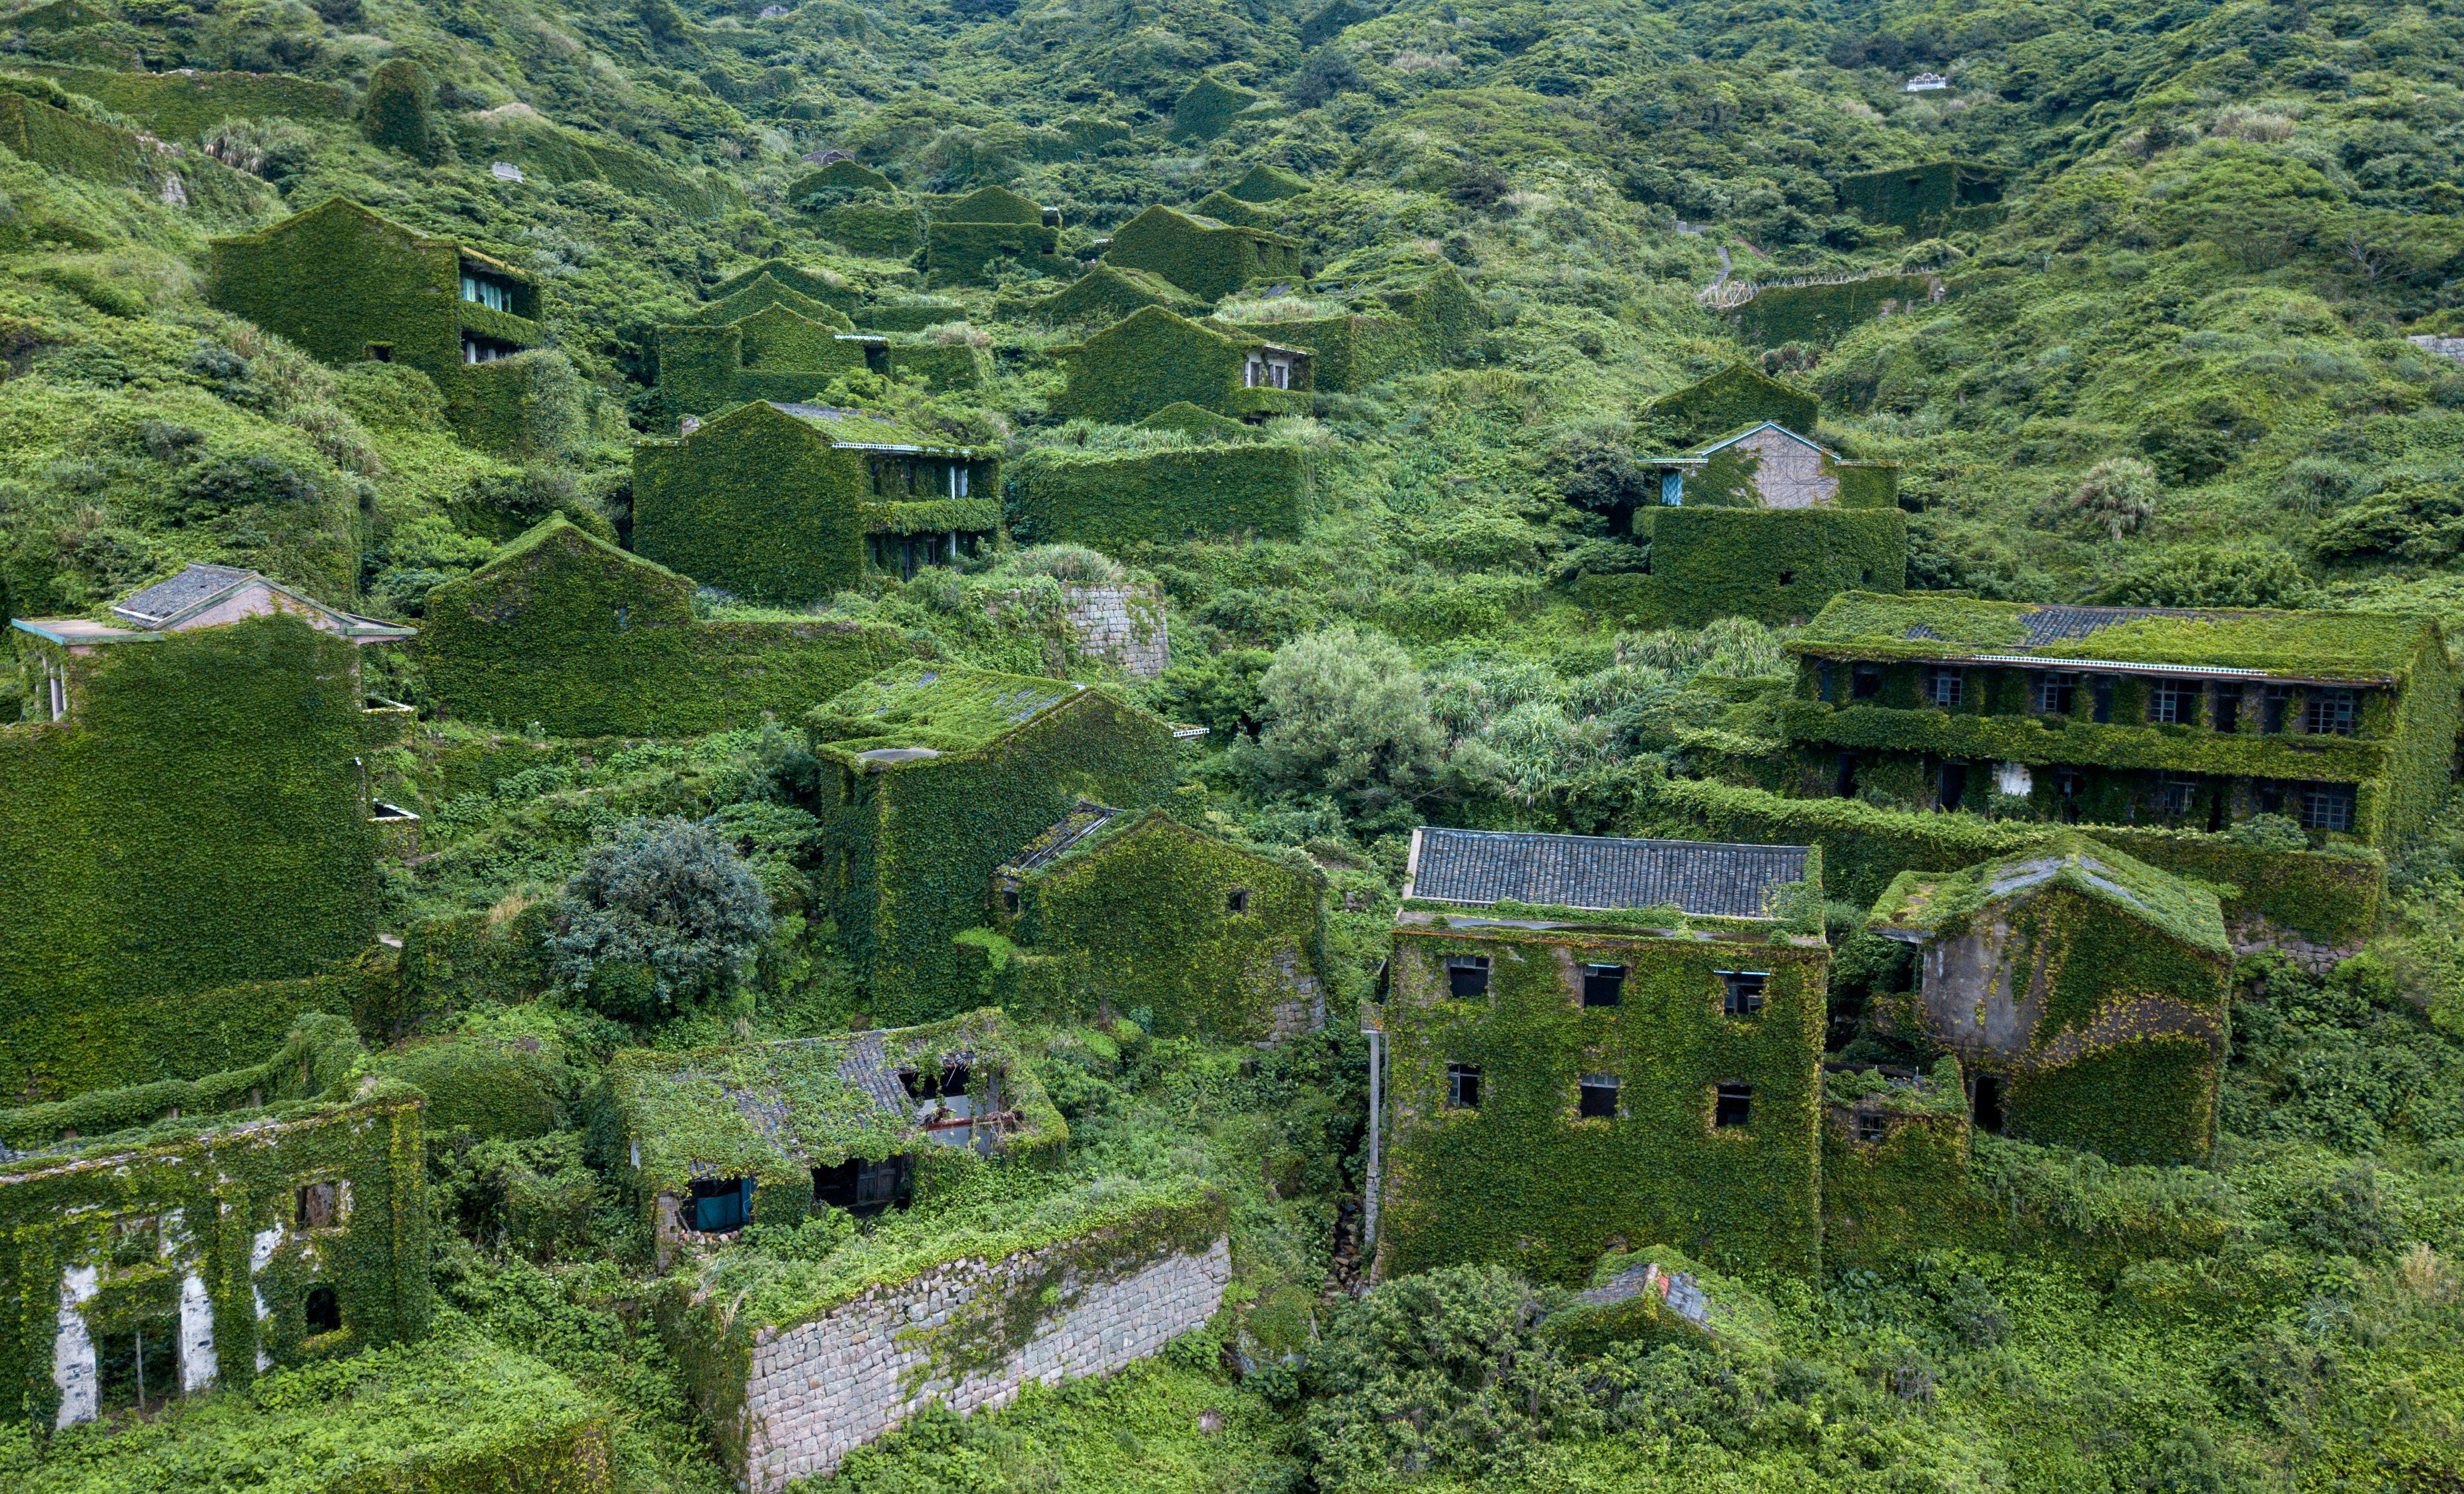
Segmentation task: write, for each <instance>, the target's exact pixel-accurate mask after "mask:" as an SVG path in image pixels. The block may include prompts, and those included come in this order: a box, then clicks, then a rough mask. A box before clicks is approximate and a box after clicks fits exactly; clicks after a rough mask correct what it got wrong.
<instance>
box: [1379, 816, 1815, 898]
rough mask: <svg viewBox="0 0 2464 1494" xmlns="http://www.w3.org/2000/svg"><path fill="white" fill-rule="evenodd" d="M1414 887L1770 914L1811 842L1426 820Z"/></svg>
mask: <svg viewBox="0 0 2464 1494" xmlns="http://www.w3.org/2000/svg"><path fill="white" fill-rule="evenodd" d="M1415 841H1416V843H1417V851H1416V855H1415V859H1414V863H1413V871H1412V895H1413V896H1415V897H1426V898H1432V899H1435V900H1437V901H1440V902H1448V903H1470V904H1480V905H1485V904H1489V903H1494V902H1498V901H1500V900H1502V899H1511V900H1513V901H1516V902H1523V903H1543V904H1552V905H1555V906H1557V907H1561V908H1588V909H1624V908H1659V907H1673V908H1676V909H1677V910H1679V911H1680V912H1686V913H1691V914H1694V915H1697V916H1700V917H1714V918H1764V917H1769V916H1771V898H1772V894H1773V893H1774V892H1776V891H1777V890H1779V889H1780V888H1782V887H1784V886H1786V885H1788V884H1789V883H1792V882H1798V881H1802V880H1804V877H1805V866H1806V858H1807V856H1808V854H1809V849H1810V848H1809V847H1807V846H1724V845H1719V844H1715V843H1712V842H1707V841H1628V840H1613V839H1608V838H1604V837H1599V836H1590V835H1528V834H1523V833H1520V832H1512V831H1501V830H1444V829H1437V828H1434V827H1429V828H1423V829H1421V830H1420V831H1419V832H1418V834H1417V835H1416V836H1415Z"/></svg>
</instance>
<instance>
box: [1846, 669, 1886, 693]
mask: <svg viewBox="0 0 2464 1494" xmlns="http://www.w3.org/2000/svg"><path fill="white" fill-rule="evenodd" d="M1848 694H1849V697H1850V698H1851V699H1854V700H1879V699H1881V694H1882V667H1881V665H1879V664H1859V665H1858V666H1857V667H1856V668H1855V669H1854V670H1851V671H1850V672H1849V675H1848Z"/></svg>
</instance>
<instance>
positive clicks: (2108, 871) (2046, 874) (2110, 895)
mask: <svg viewBox="0 0 2464 1494" xmlns="http://www.w3.org/2000/svg"><path fill="white" fill-rule="evenodd" d="M2047 888H2060V889H2065V890H2070V891H2073V892H2077V893H2079V894H2080V895H2082V896H2085V897H2092V898H2095V899H2096V900H2097V901H2099V902H2101V903H2104V904H2106V905H2107V906H2109V907H2112V908H2114V909H2117V910H2119V911H2120V912H2123V913H2126V914H2128V915H2129V916H2131V917H2133V918H2137V919H2140V920H2142V921H2143V922H2145V923H2146V924H2148V925H2149V926H2151V927H2152V928H2154V929H2156V930H2157V931H2158V932H2160V933H2163V934H2167V935H2168V936H2170V937H2172V938H2175V939H2179V940H2181V941H2182V942H2183V943H2186V944H2190V945H2194V946H2196V947H2197V948H2199V949H2203V950H2205V951H2207V952H2208V953H2210V954H2211V955H2219V956H2225V957H2227V958H2231V957H2232V955H2233V945H2232V943H2231V942H2230V941H2229V940H2228V939H2227V938H2226V936H2225V922H2224V912H2223V910H2222V909H2221V907H2220V906H2219V905H2218V903H2217V901H2216V894H2215V893H2214V892H2213V891H2212V890H2210V889H2208V888H2206V887H2204V886H2201V885H2200V884H2198V883H2195V882H2189V881H2185V880H2183V879H2182V878H2180V877H2177V876H2174V875H2172V874H2171V873H2169V872H2165V871H2159V870H2158V869H2156V868H2154V867H2150V866H2148V865H2146V864H2145V862H2140V861H2135V860H2133V859H2132V858H2130V857H2128V856H2125V855H2123V854H2122V853H2121V852H2120V851H2117V850H2115V849H2113V848H2112V847H2111V846H2104V845H2101V844H2100V843H2098V842H2095V841H2091V840H2089V839H2087V838H2086V837H2084V836H2079V835H2076V834H2069V835H2063V836H2061V837H2059V838H2057V839H2056V840H2055V841H2053V842H2052V843H2051V844H2049V845H2047V846H2040V847H2038V848H2035V849H2033V850H2025V851H2019V852H2016V853H2014V854H2012V855H2009V856H2004V857H2002V858H2000V859H1998V860H1994V861H1989V862H1985V863H1983V864H1982V865H1980V866H1974V867H1969V868H1967V869H1966V870H1964V871H1903V872H1902V873H1900V875H1899V876H1898V878H1896V879H1895V880H1894V881H1893V882H1892V883H1891V885H1890V887H1889V888H1888V889H1886V890H1884V891H1883V893H1882V895H1881V899H1880V900H1879V901H1877V902H1876V903H1875V905H1874V921H1873V924H1872V926H1871V927H1872V928H1873V930H1874V932H1875V933H1877V934H1882V935H1883V936H1885V937H1887V938H1896V939H1902V940H1904V941H1907V942H1910V943H1923V942H1925V941H1926V940H1930V939H1934V938H1947V937H1955V936H1957V935H1959V934H1965V933H1967V932H1968V929H1969V923H1970V920H1972V919H1973V918H1974V917H1975V916H1976V914H1977V913H1979V912H1982V911H1983V910H1985V909H1986V908H1988V907H1991V906H1992V905H1994V904H1998V903H2012V902H2018V901H2022V900H2024V899H2026V898H2030V897H2034V896H2035V895H2037V893H2039V892H2040V891H2042V890H2045V889H2047Z"/></svg>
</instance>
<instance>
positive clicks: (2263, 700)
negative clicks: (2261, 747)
mask: <svg viewBox="0 0 2464 1494" xmlns="http://www.w3.org/2000/svg"><path fill="white" fill-rule="evenodd" d="M2292 710H2293V687H2292V686H2290V685H2270V686H2268V687H2267V689H2266V690H2265V691H2264V692H2261V693H2260V695H2259V698H2258V729H2259V730H2260V731H2262V732H2269V733H2275V732H2280V731H2283V730H2284V718H2285V716H2286V714H2289V713H2290V712H2291V711H2292Z"/></svg>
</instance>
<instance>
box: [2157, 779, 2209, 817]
mask: <svg viewBox="0 0 2464 1494" xmlns="http://www.w3.org/2000/svg"><path fill="white" fill-rule="evenodd" d="M2199 787H2200V780H2198V779H2197V778H2196V777H2195V776H2193V775H2190V774H2187V773H2167V774H2165V775H2164V776H2163V777H2161V778H2160V779H2158V780H2157V782H2156V805H2157V808H2158V809H2159V810H2160V811H2162V812H2163V813H2164V815H2165V816H2166V817H2167V819H2172V820H2179V819H2181V818H2182V817H2183V816H2185V815H2187V814H2189V812H2190V806H2191V805H2192V804H2194V803H2197V802H2198V800H2199Z"/></svg>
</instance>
